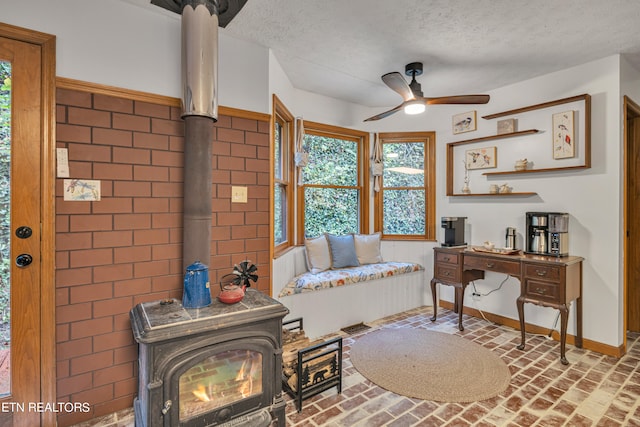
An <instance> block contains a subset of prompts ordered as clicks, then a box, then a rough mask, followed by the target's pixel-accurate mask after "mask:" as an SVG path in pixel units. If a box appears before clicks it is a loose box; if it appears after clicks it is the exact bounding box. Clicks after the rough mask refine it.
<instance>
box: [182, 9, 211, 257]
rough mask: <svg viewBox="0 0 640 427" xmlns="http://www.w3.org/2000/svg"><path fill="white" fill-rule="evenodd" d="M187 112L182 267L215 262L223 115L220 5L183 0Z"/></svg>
mask: <svg viewBox="0 0 640 427" xmlns="http://www.w3.org/2000/svg"><path fill="white" fill-rule="evenodd" d="M182 5H183V8H182V83H183V94H182V108H183V111H182V117H183V118H184V121H185V128H184V129H185V131H184V206H183V210H184V218H183V250H182V266H183V269H185V268H186V267H187V266H189V265H191V264H192V263H194V262H196V261H200V262H201V263H203V264H205V265H207V266H208V265H210V263H211V219H212V214H211V187H212V186H211V144H212V143H213V123H214V122H215V121H216V120H217V119H218V99H217V96H216V90H217V79H218V49H217V47H218V15H217V13H218V7H217V3H215V2H212V1H209V0H183V3H182Z"/></svg>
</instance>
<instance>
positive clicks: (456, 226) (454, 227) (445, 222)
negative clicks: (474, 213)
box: [441, 216, 467, 246]
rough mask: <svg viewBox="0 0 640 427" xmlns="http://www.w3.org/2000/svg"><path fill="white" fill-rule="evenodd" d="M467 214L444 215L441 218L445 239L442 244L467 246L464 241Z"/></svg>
mask: <svg viewBox="0 0 640 427" xmlns="http://www.w3.org/2000/svg"><path fill="white" fill-rule="evenodd" d="M466 219H467V217H466V216H443V217H442V219H441V225H442V228H444V241H443V242H442V246H466V245H467V244H466V243H465V241H464V224H465V220H466Z"/></svg>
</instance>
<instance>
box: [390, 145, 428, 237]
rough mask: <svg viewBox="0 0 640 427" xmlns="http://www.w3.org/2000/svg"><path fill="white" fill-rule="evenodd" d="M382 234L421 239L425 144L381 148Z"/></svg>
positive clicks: (424, 219) (423, 210) (424, 206)
mask: <svg viewBox="0 0 640 427" xmlns="http://www.w3.org/2000/svg"><path fill="white" fill-rule="evenodd" d="M382 149H383V159H384V172H383V175H382V185H383V188H382V191H383V193H382V195H383V197H382V200H383V209H382V211H383V213H382V215H383V233H384V234H386V235H393V234H395V235H405V236H407V235H424V234H425V233H426V223H425V221H426V202H425V197H426V194H425V191H424V187H425V181H424V179H425V178H424V160H425V144H424V143H422V142H402V143H385V144H383V147H382Z"/></svg>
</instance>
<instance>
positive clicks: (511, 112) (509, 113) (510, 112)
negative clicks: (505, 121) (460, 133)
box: [482, 94, 591, 120]
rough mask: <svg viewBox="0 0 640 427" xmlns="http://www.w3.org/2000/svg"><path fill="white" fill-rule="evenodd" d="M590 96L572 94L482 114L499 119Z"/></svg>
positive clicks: (488, 117) (487, 117)
mask: <svg viewBox="0 0 640 427" xmlns="http://www.w3.org/2000/svg"><path fill="white" fill-rule="evenodd" d="M590 98H591V97H590V95H587V94H584V95H577V96H571V97H569V98H563V99H558V100H555V101H549V102H543V103H542V104H536V105H529V106H527V107H522V108H516V109H513V110H508V111H502V112H500V113H495V114H488V115H486V116H482V118H483V119H485V120H491V119H497V118H498V117H504V116H512V115H514V114H520V113H526V112H527V111H533V110H540V109H542V108H549V107H553V106H554V105H560V104H568V103H569V102H576V101H583V100H587V99H590Z"/></svg>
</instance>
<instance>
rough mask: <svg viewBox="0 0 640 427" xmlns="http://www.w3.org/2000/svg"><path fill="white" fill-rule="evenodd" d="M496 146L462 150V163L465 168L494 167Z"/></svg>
mask: <svg viewBox="0 0 640 427" xmlns="http://www.w3.org/2000/svg"><path fill="white" fill-rule="evenodd" d="M496 156H497V150H496V147H485V148H476V149H473V150H467V151H465V152H464V164H465V166H466V168H467V170H473V169H488V168H495V167H496V164H497V157H496Z"/></svg>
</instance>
